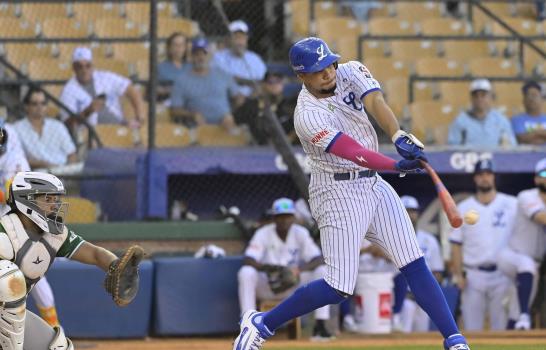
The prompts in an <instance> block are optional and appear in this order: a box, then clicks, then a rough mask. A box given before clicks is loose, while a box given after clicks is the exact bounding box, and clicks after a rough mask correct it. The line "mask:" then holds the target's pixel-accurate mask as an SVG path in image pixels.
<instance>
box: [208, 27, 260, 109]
mask: <svg viewBox="0 0 546 350" xmlns="http://www.w3.org/2000/svg"><path fill="white" fill-rule="evenodd" d="M229 31H230V33H231V36H230V47H229V48H227V49H224V50H220V51H218V52H217V53H216V54H215V55H214V59H213V65H215V66H216V67H218V68H220V69H222V70H224V71H225V72H226V73H228V74H231V75H232V76H233V77H234V78H235V80H236V82H237V85H238V92H239V93H240V94H241V95H242V96H250V95H252V94H253V93H254V92H257V91H256V86H257V85H258V83H259V82H260V81H262V80H263V78H264V75H265V73H266V69H267V67H266V66H265V63H264V62H263V60H262V59H261V57H260V56H258V54H256V53H255V52H252V51H250V50H248V49H247V46H248V25H247V24H246V23H245V22H243V21H241V20H237V21H233V22H231V23H230V24H229ZM242 102H243V99H239V100H237V101H236V106H237V105H239V104H241V103H242Z"/></svg>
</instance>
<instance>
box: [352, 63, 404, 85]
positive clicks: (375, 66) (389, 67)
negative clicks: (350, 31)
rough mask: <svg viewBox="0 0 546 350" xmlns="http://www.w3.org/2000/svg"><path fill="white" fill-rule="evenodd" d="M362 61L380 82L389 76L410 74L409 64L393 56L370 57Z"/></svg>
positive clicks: (389, 77)
mask: <svg viewBox="0 0 546 350" xmlns="http://www.w3.org/2000/svg"><path fill="white" fill-rule="evenodd" d="M363 63H364V65H365V66H366V67H367V68H368V69H369V70H370V72H371V73H372V75H373V77H374V78H375V79H377V80H378V81H379V82H380V83H381V82H382V81H385V80H387V79H391V78H396V77H408V76H409V74H410V67H409V64H408V63H407V62H405V61H403V60H399V59H395V58H384V57H371V58H368V59H366V60H364V62H363Z"/></svg>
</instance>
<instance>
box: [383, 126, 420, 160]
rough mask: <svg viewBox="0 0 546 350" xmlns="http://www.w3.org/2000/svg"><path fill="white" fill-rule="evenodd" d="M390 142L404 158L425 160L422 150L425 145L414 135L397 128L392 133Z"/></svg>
mask: <svg viewBox="0 0 546 350" xmlns="http://www.w3.org/2000/svg"><path fill="white" fill-rule="evenodd" d="M392 142H393V143H394V146H395V147H396V151H397V152H398V154H399V155H401V156H402V157H403V158H404V159H409V160H413V159H421V160H424V161H427V158H426V156H425V153H424V152H423V149H424V148H425V146H424V145H423V143H422V142H421V141H419V140H418V139H417V137H415V136H414V135H412V134H408V133H406V132H405V131H402V130H398V131H397V132H396V133H395V134H394V135H393V137H392Z"/></svg>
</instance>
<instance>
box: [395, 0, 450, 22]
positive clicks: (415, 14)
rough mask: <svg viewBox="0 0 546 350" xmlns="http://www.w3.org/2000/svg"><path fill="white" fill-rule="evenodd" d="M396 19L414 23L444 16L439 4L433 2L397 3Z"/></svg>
mask: <svg viewBox="0 0 546 350" xmlns="http://www.w3.org/2000/svg"><path fill="white" fill-rule="evenodd" d="M394 8H395V12H396V18H398V19H407V20H410V21H413V22H420V21H422V20H424V19H427V18H431V17H440V16H441V15H442V12H441V9H440V6H439V3H438V2H433V1H418V2H408V1H396V2H395V6H394Z"/></svg>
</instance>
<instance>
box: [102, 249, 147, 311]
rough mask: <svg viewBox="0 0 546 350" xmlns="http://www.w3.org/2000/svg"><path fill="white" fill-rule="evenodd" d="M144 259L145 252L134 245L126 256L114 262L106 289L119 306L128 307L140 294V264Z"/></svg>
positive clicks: (109, 269)
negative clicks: (138, 293)
mask: <svg viewBox="0 0 546 350" xmlns="http://www.w3.org/2000/svg"><path fill="white" fill-rule="evenodd" d="M143 257H144V250H143V249H142V248H141V247H139V246H137V245H134V246H132V247H129V249H127V251H126V252H125V254H123V256H122V257H121V258H119V259H116V260H114V261H113V262H112V263H111V264H110V267H109V268H108V271H107V272H106V277H105V278H104V289H106V292H108V293H109V294H110V295H112V299H114V302H115V303H116V305H118V306H127V305H129V304H130V303H131V301H133V299H134V298H135V297H136V295H137V292H138V284H139V277H138V264H140V261H141V260H142V258H143Z"/></svg>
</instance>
